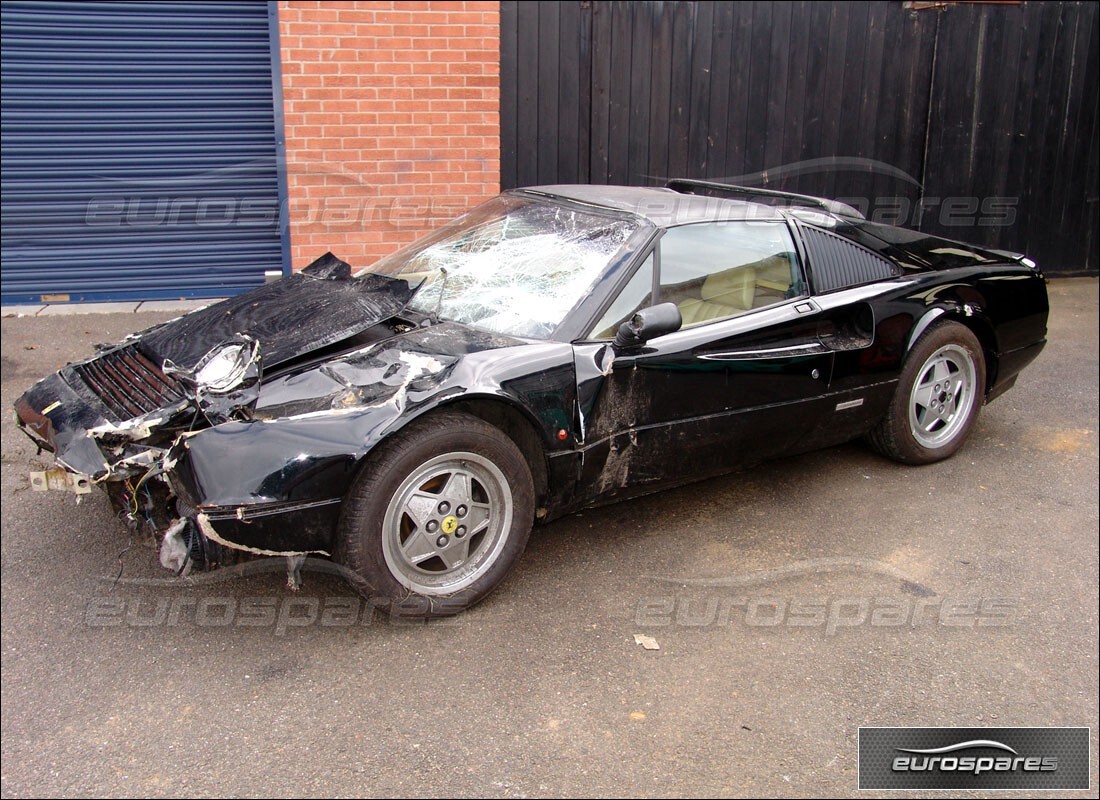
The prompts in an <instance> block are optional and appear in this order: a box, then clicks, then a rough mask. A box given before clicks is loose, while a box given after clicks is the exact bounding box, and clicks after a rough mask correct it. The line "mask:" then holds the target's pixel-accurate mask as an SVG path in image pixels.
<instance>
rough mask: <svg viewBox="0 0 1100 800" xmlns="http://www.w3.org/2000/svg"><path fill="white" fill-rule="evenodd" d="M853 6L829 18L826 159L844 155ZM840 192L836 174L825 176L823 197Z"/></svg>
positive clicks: (839, 6)
mask: <svg viewBox="0 0 1100 800" xmlns="http://www.w3.org/2000/svg"><path fill="white" fill-rule="evenodd" d="M850 9H851V4H849V3H835V4H833V5H832V8H831V9H830V14H829V44H828V50H827V51H826V62H825V88H824V93H823V97H824V99H825V107H824V112H823V124H822V135H821V154H822V157H824V158H828V157H830V156H836V155H841V142H840V120H841V117H843V115H844V113H845V104H844V95H845V84H844V64H845V62H846V59H847V53H848V16H849V11H850ZM835 192H836V171H835V170H830V171H829V172H827V173H826V174H824V175H823V176H822V180H821V190H820V194H822V195H824V196H826V197H831V196H832V195H833V194H835Z"/></svg>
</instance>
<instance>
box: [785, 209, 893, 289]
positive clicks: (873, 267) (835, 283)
mask: <svg viewBox="0 0 1100 800" xmlns="http://www.w3.org/2000/svg"><path fill="white" fill-rule="evenodd" d="M799 228H800V230H801V233H802V244H803V245H804V246H805V248H806V258H807V260H808V261H809V268H810V274H811V275H812V276H813V281H814V289H815V290H816V291H817V292H818V293H819V294H824V293H826V292H835V291H838V290H840V289H847V288H848V287H850V286H860V285H862V284H865V283H874V282H875V281H881V280H886V279H888V278H894V277H897V276H898V275H901V274H902V271H901V267H899V266H898V265H897V264H895V263H894V262H893V261H890V260H889V259H887V258H883V257H882V256H880V255H879V254H878V253H875V252H874V251H872V250H868V249H867V248H866V247H863V246H862V245H858V244H856V243H855V242H853V241H851V240H849V239H845V238H844V237H843V236H838V235H837V234H835V233H830V232H829V231H823V230H821V229H820V228H814V227H811V226H809V225H805V224H802V225H800V226H799Z"/></svg>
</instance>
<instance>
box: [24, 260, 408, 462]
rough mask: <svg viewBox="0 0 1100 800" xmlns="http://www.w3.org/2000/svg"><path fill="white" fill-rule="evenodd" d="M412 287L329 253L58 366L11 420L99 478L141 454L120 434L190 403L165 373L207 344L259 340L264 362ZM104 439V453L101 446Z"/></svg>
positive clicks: (290, 355)
mask: <svg viewBox="0 0 1100 800" xmlns="http://www.w3.org/2000/svg"><path fill="white" fill-rule="evenodd" d="M415 290H416V287H410V286H409V284H408V282H406V281H403V280H397V279H394V278H389V277H386V276H383V275H373V274H368V275H365V276H363V277H361V278H352V277H350V267H349V266H348V265H347V264H346V263H345V262H343V261H340V260H339V259H338V258H336V257H335V256H333V255H332V254H327V255H326V256H323V257H322V258H321V259H318V261H316V262H314V264H313V265H311V267H309V268H307V271H306V272H303V273H299V274H296V275H291V276H288V277H285V278H282V279H280V280H278V281H275V282H274V283H270V284H266V285H264V286H261V287H259V288H257V289H254V290H252V291H250V292H246V293H244V294H241V295H238V296H237V297H233V298H230V299H228V300H224V301H222V302H220V303H216V304H215V305H212V306H209V307H208V308H204V309H201V310H199V311H195V312H193V313H191V314H187V315H185V316H183V317H179V318H178V319H174V320H171V321H169V322H166V323H164V324H162V325H158V326H156V327H153V328H150V329H148V330H145V331H143V332H141V333H137V334H133V335H132V336H130V337H128V338H127V339H126V341H124V342H123V343H122V344H120V345H118V346H116V347H110V348H105V349H103V350H102V351H101V352H100V353H99V355H97V356H96V357H94V358H92V359H89V360H88V361H85V362H81V363H79V364H72V365H69V366H66V367H64V368H63V369H62V370H61V371H60V372H57V373H55V374H53V375H50V376H48V377H46V378H45V379H43V380H41V381H39V382H38V383H36V384H35V385H34V386H32V387H31V388H30V389H29V390H28V391H27V392H26V393H25V394H24V395H23V396H22V397H21V398H20V399H19V400H18V401H17V402H16V412H17V415H18V419H19V422H20V424H21V425H22V426H23V427H24V428H25V429H26V430H27V432H28V433H30V434H31V435H32V437H33V438H35V439H36V441H37V442H39V443H40V444H43V445H45V446H47V447H49V448H51V449H52V450H54V452H55V453H56V456H57V460H58V461H59V462H60V463H61V464H62V465H63V466H65V467H66V468H68V469H69V470H71V471H73V472H77V473H83V474H86V475H90V476H92V477H93V478H94V479H95V480H102V479H105V478H107V477H108V476H109V475H110V474H111V473H112V471H113V467H112V464H119V463H121V460H124V459H130V458H134V457H136V456H137V457H144V453H143V452H142V451H141V450H140V449H135V448H139V446H138V445H135V446H129V445H128V444H127V442H138V443H140V442H141V441H142V440H144V439H146V438H147V437H149V436H150V435H151V434H152V433H153V432H154V431H156V430H158V429H159V428H160V426H162V425H163V424H164V423H166V422H168V421H170V420H171V419H173V418H175V417H176V416H178V415H181V414H183V413H185V412H186V410H187V409H188V408H189V407H191V406H192V405H193V404H194V403H195V402H196V401H195V398H194V396H190V392H189V391H188V390H187V387H186V386H185V385H183V384H180V383H178V382H176V381H175V379H174V378H171V377H170V376H169V374H168V373H169V372H173V371H179V372H184V373H186V372H189V371H191V370H193V369H194V368H195V366H196V365H197V364H198V363H199V362H200V361H201V360H202V359H203V356H205V355H206V354H207V353H209V352H210V351H211V349H212V348H215V347H217V346H218V345H220V344H224V343H225V342H227V341H231V340H234V339H241V337H249V338H250V339H252V340H255V341H257V342H258V343H259V357H260V359H261V360H262V364H263V367H264V368H265V369H267V368H270V367H273V366H276V365H278V364H280V363H282V362H285V361H288V360H290V359H294V358H297V357H299V356H302V355H305V354H307V353H310V352H312V351H314V350H317V349H319V348H322V347H326V346H328V345H331V344H333V343H334V342H338V341H341V340H343V339H347V338H348V337H351V336H354V335H356V334H357V333H360V332H362V331H364V330H366V329H367V328H370V327H371V326H373V325H375V324H377V323H379V322H382V321H384V320H386V319H389V318H390V317H393V316H394V315H396V314H397V313H399V312H400V311H401V310H402V309H403V308H404V307H405V305H406V304H407V303H408V302H409V300H410V299H411V298H412V296H413V294H414V293H415ZM166 367H167V368H166ZM228 396H229V395H227V397H228ZM106 440H109V441H110V444H107V447H108V449H109V450H110V451H111V452H110V454H108V453H107V452H105V451H104V450H103V449H101V445H104V444H105V442H106ZM144 446H145V445H140V447H144ZM142 463H144V462H142Z"/></svg>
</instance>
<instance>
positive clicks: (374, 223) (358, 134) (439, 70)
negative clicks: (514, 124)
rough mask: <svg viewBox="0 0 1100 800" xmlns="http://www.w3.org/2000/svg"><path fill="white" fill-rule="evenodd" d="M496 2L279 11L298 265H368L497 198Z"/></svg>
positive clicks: (285, 6) (304, 6)
mask: <svg viewBox="0 0 1100 800" xmlns="http://www.w3.org/2000/svg"><path fill="white" fill-rule="evenodd" d="M498 5H499V4H498V3H497V2H475V1H474V0H470V1H469V2H347V3H332V2H320V3H319V2H288V1H287V0H284V1H283V2H280V3H279V35H280V47H281V49H282V70H283V108H284V113H285V118H286V119H285V130H286V153H287V183H288V190H289V217H290V246H291V260H292V264H293V266H294V268H295V269H301V268H302V267H304V266H306V265H307V264H309V262H310V261H312V260H313V259H314V258H316V257H317V256H319V255H321V254H323V253H324V252H325V251H326V250H331V251H332V252H334V253H335V254H336V255H338V256H340V257H341V258H343V259H344V260H346V261H349V262H350V263H351V264H352V266H353V267H360V266H366V265H368V264H370V263H372V262H373V261H375V260H377V259H378V258H379V257H380V256H383V255H386V254H387V253H390V252H393V251H394V250H396V249H397V248H398V247H400V246H401V245H403V244H406V243H408V242H410V241H412V240H413V239H415V238H417V237H419V236H421V235H423V234H424V233H426V232H427V231H429V230H431V229H433V228H435V227H438V226H439V224H441V222H443V221H445V220H447V219H450V218H451V217H453V216H456V215H457V214H458V213H461V212H462V211H465V210H466V209H468V208H470V207H471V206H473V205H475V204H476V203H479V202H481V201H482V200H484V199H486V198H488V197H491V196H493V195H494V194H496V193H497V192H498V191H499V190H500V122H499V113H500V112H499V101H500V45H499V42H500V25H499V9H498Z"/></svg>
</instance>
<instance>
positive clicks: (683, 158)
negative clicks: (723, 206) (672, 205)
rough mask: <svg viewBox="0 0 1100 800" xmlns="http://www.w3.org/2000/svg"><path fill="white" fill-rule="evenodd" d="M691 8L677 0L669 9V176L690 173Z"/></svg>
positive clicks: (692, 13) (692, 7) (679, 176)
mask: <svg viewBox="0 0 1100 800" xmlns="http://www.w3.org/2000/svg"><path fill="white" fill-rule="evenodd" d="M695 12H696V7H695V6H694V5H693V4H691V3H677V4H676V5H675V7H674V9H673V21H672V66H671V73H670V76H669V77H670V83H671V97H670V106H669V115H670V119H669V143H668V174H669V177H672V178H688V177H693V176H692V175H691V174H690V173H689V172H688V136H689V134H690V131H691V62H692V58H693V57H694V52H693V51H694V47H693V41H694V32H695Z"/></svg>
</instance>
